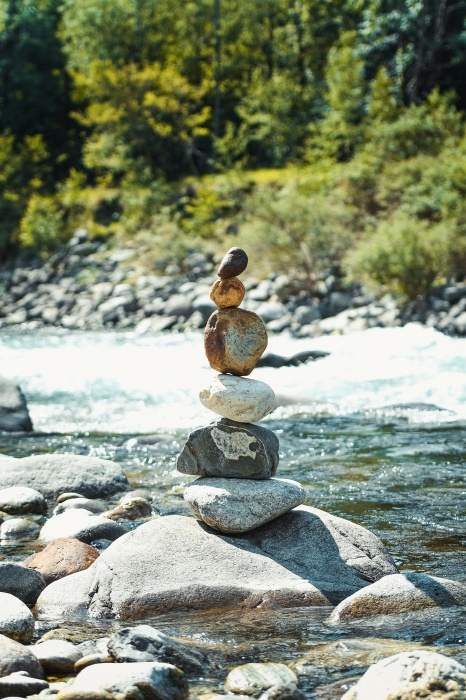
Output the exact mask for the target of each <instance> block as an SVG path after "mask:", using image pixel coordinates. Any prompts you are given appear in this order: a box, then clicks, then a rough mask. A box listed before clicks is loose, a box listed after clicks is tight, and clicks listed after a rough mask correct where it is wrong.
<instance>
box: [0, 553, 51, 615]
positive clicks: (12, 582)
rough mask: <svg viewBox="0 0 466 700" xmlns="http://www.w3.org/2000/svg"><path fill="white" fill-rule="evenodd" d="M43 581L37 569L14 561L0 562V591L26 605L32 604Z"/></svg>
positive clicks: (43, 585) (40, 590)
mask: <svg viewBox="0 0 466 700" xmlns="http://www.w3.org/2000/svg"><path fill="white" fill-rule="evenodd" d="M44 588H45V581H44V579H43V578H42V576H41V574H40V573H39V572H38V571H33V570H32V569H28V568H26V567H25V566H21V564H17V563H16V562H13V561H12V562H9V561H2V562H0V591H1V592H2V593H10V594H11V595H14V596H15V597H16V598H19V599H20V600H22V601H23V603H26V605H34V603H35V602H36V600H37V598H38V596H39V593H41V592H42V591H43V590H44Z"/></svg>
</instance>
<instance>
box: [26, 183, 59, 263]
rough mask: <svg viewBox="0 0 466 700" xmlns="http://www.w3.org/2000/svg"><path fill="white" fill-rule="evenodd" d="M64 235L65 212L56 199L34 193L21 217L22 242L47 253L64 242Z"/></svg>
mask: <svg viewBox="0 0 466 700" xmlns="http://www.w3.org/2000/svg"><path fill="white" fill-rule="evenodd" d="M64 237H65V236H64V225H63V213H62V211H61V209H60V207H59V205H58V204H57V202H56V200H55V199H54V198H52V197H46V196H43V195H40V194H33V195H32V197H31V198H30V199H29V202H28V205H27V207H26V212H25V214H24V216H23V218H22V219H21V224H20V231H19V240H20V242H21V244H22V245H23V246H25V247H32V248H35V249H36V250H38V251H39V252H41V253H44V254H46V253H49V252H51V251H52V250H53V249H54V248H55V247H56V246H57V245H58V244H59V243H60V242H62V241H63V239H64Z"/></svg>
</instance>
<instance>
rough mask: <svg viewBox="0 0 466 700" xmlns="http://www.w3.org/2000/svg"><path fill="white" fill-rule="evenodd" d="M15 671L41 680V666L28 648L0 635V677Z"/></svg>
mask: <svg viewBox="0 0 466 700" xmlns="http://www.w3.org/2000/svg"><path fill="white" fill-rule="evenodd" d="M16 671H26V672H27V673H29V674H30V675H31V676H33V677H34V678H42V676H43V674H42V666H41V665H40V663H39V662H38V660H37V659H36V657H35V656H34V654H32V653H31V651H30V650H29V648H28V647H25V646H23V645H22V644H20V643H19V642H15V641H14V639H8V637H5V636H4V635H3V634H0V677H2V676H8V675H9V674H10V673H15V672H16Z"/></svg>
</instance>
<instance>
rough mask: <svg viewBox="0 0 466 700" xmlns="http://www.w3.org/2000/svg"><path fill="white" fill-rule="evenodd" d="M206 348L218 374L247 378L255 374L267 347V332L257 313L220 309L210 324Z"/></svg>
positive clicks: (207, 329)
mask: <svg viewBox="0 0 466 700" xmlns="http://www.w3.org/2000/svg"><path fill="white" fill-rule="evenodd" d="M204 347H205V352H206V355H207V359H208V360H209V364H210V366H211V367H212V368H213V369H216V370H217V372H224V373H228V374H235V375H239V376H244V375H247V374H251V372H252V370H253V369H254V367H255V366H256V363H257V361H258V359H259V358H260V356H261V355H262V353H263V352H264V350H265V348H266V347H267V330H266V328H265V325H264V322H263V321H262V319H261V318H260V317H259V316H258V315H257V314H255V313H254V312H253V311H246V310H245V309H219V310H218V311H214V313H213V314H212V315H211V316H210V318H209V320H208V321H207V325H206V327H205V333H204Z"/></svg>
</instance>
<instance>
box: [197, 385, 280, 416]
mask: <svg viewBox="0 0 466 700" xmlns="http://www.w3.org/2000/svg"><path fill="white" fill-rule="evenodd" d="M199 399H200V401H201V403H202V404H203V405H204V406H205V407H206V408H208V409H210V410H211V411H213V412H214V413H218V414H219V415H220V416H223V417H224V418H229V419H230V420H234V421H238V422H240V423H254V422H255V421H259V420H261V418H264V417H265V416H267V415H268V414H269V413H272V411H273V410H274V409H275V408H276V406H277V401H276V398H275V394H274V392H273V390H272V389H271V388H270V387H269V385H268V384H266V383H265V382H260V381H257V379H249V378H245V377H234V376H233V375H230V374H218V375H217V376H216V377H215V378H214V379H213V380H212V382H211V383H210V385H209V386H208V387H206V388H205V389H202V390H201V392H200V394H199Z"/></svg>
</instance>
